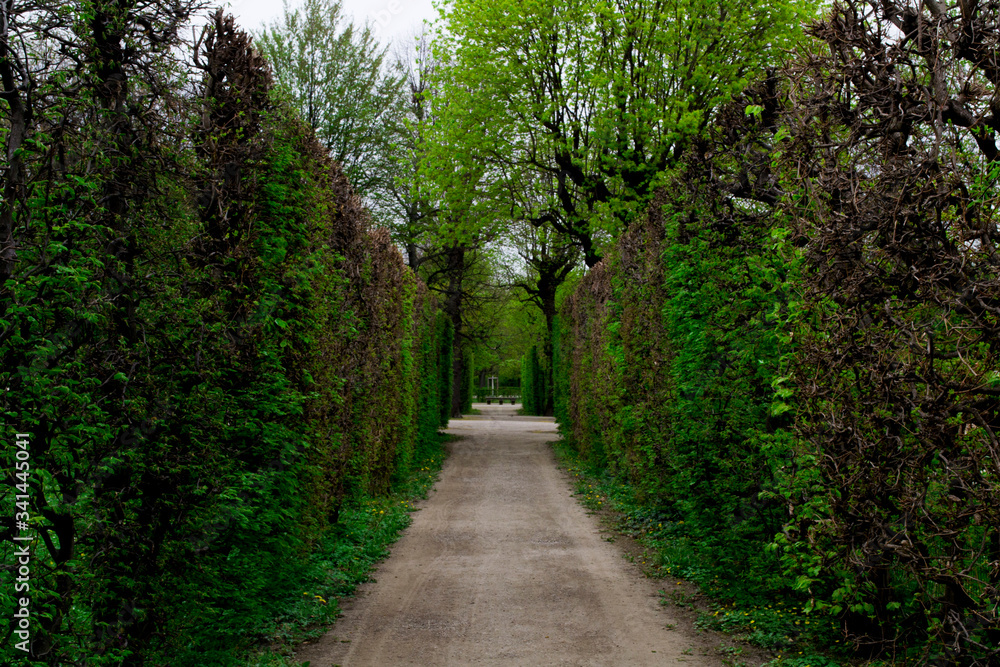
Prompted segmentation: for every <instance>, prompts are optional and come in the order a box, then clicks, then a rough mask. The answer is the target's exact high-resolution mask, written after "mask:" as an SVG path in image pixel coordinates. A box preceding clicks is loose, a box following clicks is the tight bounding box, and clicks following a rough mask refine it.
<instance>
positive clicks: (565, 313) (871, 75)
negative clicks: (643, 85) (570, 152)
mask: <svg viewBox="0 0 1000 667" xmlns="http://www.w3.org/2000/svg"><path fill="white" fill-rule="evenodd" d="M998 12H1000V5H997V3H986V4H982V3H980V4H978V5H975V7H974V8H963V9H962V11H960V12H959V11H958V10H955V11H947V12H945V11H944V10H943V9H942V8H941V7H938V6H928V5H921V6H920V7H915V6H912V5H909V4H906V3H902V4H897V3H892V2H888V3H882V4H880V5H879V6H878V7H874V6H870V5H866V4H863V3H855V2H840V3H838V4H837V5H835V7H834V8H833V9H832V10H831V12H830V14H829V15H828V16H827V17H826V18H825V19H824V20H823V21H821V22H818V23H816V24H815V25H813V26H812V27H811V28H810V34H812V35H813V36H814V37H815V38H816V39H817V40H819V43H820V44H821V48H817V49H816V51H815V53H811V54H808V55H806V56H803V57H802V58H800V59H798V60H797V61H795V62H793V63H792V64H790V65H788V66H787V67H785V68H783V69H776V70H775V71H774V72H773V73H772V75H771V76H770V77H769V78H768V79H767V80H765V81H762V82H759V83H758V84H756V85H755V86H753V87H752V88H751V89H749V90H748V91H747V92H746V93H745V94H744V95H743V96H741V97H740V98H739V99H737V100H736V101H734V102H733V103H732V104H731V105H729V106H728V107H727V108H725V109H723V110H722V111H721V112H720V113H719V114H718V115H717V117H716V118H715V122H714V126H713V127H712V128H711V130H710V131H709V132H708V133H707V134H706V135H705V136H704V137H703V138H702V139H700V140H699V141H697V142H695V145H694V146H692V147H691V149H690V150H689V151H688V153H687V154H686V157H685V158H684V160H683V161H682V164H681V166H680V167H679V168H678V169H677V170H676V171H674V172H673V173H671V174H669V175H668V178H667V184H666V185H665V186H664V187H662V188H661V189H660V191H659V193H658V195H657V198H656V200H655V201H654V202H653V204H652V205H651V206H650V208H649V210H648V212H647V214H646V216H645V218H644V219H643V220H642V221H641V223H640V224H638V225H635V226H633V227H632V228H631V229H630V230H629V231H628V233H626V234H625V235H624V236H623V237H622V238H621V239H619V241H618V242H617V244H616V246H615V247H614V249H613V250H612V251H611V252H610V253H609V254H608V256H607V257H606V258H605V260H604V261H603V262H602V263H600V264H598V265H597V266H595V267H594V268H593V270H591V271H590V272H589V274H588V275H587V276H586V277H585V279H584V280H583V281H582V282H581V283H580V285H579V287H578V289H577V290H576V291H575V293H574V294H573V295H572V297H571V298H569V299H568V300H567V302H566V303H565V304H564V306H563V308H562V311H561V316H560V321H559V323H558V327H557V335H556V349H555V354H554V356H555V365H556V379H555V388H556V414H557V416H558V417H559V419H560V422H561V424H562V428H563V430H564V432H565V433H566V435H567V437H568V439H569V440H570V442H571V443H572V445H573V446H574V447H575V448H576V450H577V451H578V452H579V453H580V454H581V455H582V456H583V458H584V459H585V460H586V461H587V462H588V463H589V464H590V465H591V466H593V467H595V468H596V469H598V470H601V471H607V472H609V473H611V474H614V475H616V476H618V477H619V478H620V479H622V480H625V481H626V482H628V483H629V484H631V485H633V486H634V487H635V490H636V494H637V495H638V497H640V498H642V499H644V502H645V503H646V504H647V505H648V506H649V507H650V511H651V512H653V513H654V514H657V515H658V516H660V517H662V518H663V519H664V520H665V521H666V522H671V523H670V525H671V526H672V528H673V529H674V534H675V535H676V536H677V539H678V540H687V541H688V542H689V543H690V544H693V545H695V548H696V549H697V550H698V551H699V553H700V554H702V556H703V557H704V558H705V560H706V561H707V562H709V563H711V565H710V567H712V568H714V570H715V572H716V573H717V575H718V576H719V577H720V578H728V579H729V580H730V581H734V582H736V583H738V584H739V585H741V586H742V588H743V589H744V590H755V591H757V592H769V593H770V594H772V595H777V594H781V595H791V596H797V597H799V598H800V599H801V601H802V602H803V603H805V605H806V608H807V609H810V610H812V611H813V612H815V613H822V614H827V615H829V616H831V617H832V618H834V619H836V621H837V622H838V624H839V626H840V628H841V629H842V631H843V633H844V636H846V637H847V638H848V639H850V640H851V642H853V645H854V646H855V648H857V649H859V650H862V651H867V652H871V653H872V654H878V655H883V656H892V657H895V658H907V659H911V660H913V661H914V662H916V663H919V664H954V665H989V664H996V661H997V660H998V659H1000V649H998V647H1000V616H998V607H997V600H998V599H1000V597H998V596H1000V515H998V514H997V512H998V508H1000V476H998V468H997V465H998V461H1000V445H998V440H997V437H996V435H995V432H996V428H997V424H998V423H1000V391H998V389H997V382H998V379H997V370H996V369H997V362H998V359H997V356H996V355H997V352H996V350H997V347H998V333H1000V329H998V327H997V314H998V313H1000V310H998V309H997V303H998V302H997V296H998V294H1000V272H998V261H997V257H996V247H997V220H996V216H995V211H996V210H997V205H998V199H997V189H996V188H997V179H998V172H997V168H996V160H997V159H998V157H1000V151H998V148H997V146H996V143H995V139H996V134H995V132H996V130H997V129H1000V122H998V120H997V119H998V118H1000V116H998V113H1000V109H998V107H997V106H996V103H995V100H996V97H995V91H996V87H997V86H998V85H1000V74H998V70H997V69H996V67H995V65H994V64H993V60H992V57H993V56H992V54H994V53H995V49H996V47H997V45H998V44H1000V32H998V30H997V27H996V26H997V16H998Z"/></svg>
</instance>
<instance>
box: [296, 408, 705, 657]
mask: <svg viewBox="0 0 1000 667" xmlns="http://www.w3.org/2000/svg"><path fill="white" fill-rule="evenodd" d="M476 407H477V408H478V409H479V410H480V411H481V412H482V413H483V414H482V415H477V416H471V417H466V418H464V419H453V420H452V421H451V422H450V424H449V428H448V433H452V434H455V435H459V436H462V439H461V440H458V441H457V442H453V443H451V445H450V454H449V456H448V459H447V460H446V462H445V466H444V468H443V470H442V472H441V477H440V480H439V481H438V483H437V485H436V486H435V489H434V491H432V492H431V495H430V497H429V498H428V500H426V501H423V502H422V503H419V504H418V507H420V508H421V511H419V512H417V513H416V514H415V515H414V521H413V524H412V525H411V526H410V527H409V528H408V529H407V530H406V532H405V534H404V535H403V537H402V538H401V539H400V540H399V542H397V543H396V545H395V546H394V547H393V549H392V555H391V556H390V557H389V559H387V560H386V561H385V562H384V563H383V564H382V565H381V566H380V567H379V569H378V571H377V572H376V574H375V577H374V578H375V580H376V581H375V582H372V583H369V584H365V585H364V586H362V587H361V589H360V590H359V592H358V596H357V598H356V599H355V600H352V601H349V602H347V603H346V604H345V608H344V614H343V617H342V618H340V619H339V620H338V622H337V625H336V626H335V627H334V628H333V629H332V630H331V631H330V632H329V633H327V634H326V635H325V636H324V637H323V638H321V639H320V640H319V641H318V642H317V643H315V644H312V645H305V646H303V647H302V648H301V650H300V651H299V652H298V653H297V655H296V659H297V660H309V661H311V666H312V667H328V666H331V665H345V666H347V665H359V666H360V665H379V666H386V665H669V664H681V663H683V664H685V665H697V666H702V665H704V666H708V665H712V666H716V665H721V664H722V663H721V662H719V661H718V660H716V659H714V658H712V657H709V656H704V655H697V654H695V655H692V654H691V652H692V651H691V649H692V641H691V638H690V637H685V636H684V635H683V634H682V633H680V632H676V631H671V630H669V629H668V625H670V624H671V622H672V621H671V617H670V615H669V612H668V611H667V610H664V609H662V608H660V605H659V601H658V595H657V592H656V591H657V586H656V584H655V583H654V582H651V581H649V580H646V579H643V578H641V577H640V576H639V575H638V574H637V573H636V571H635V569H634V568H632V567H630V566H629V565H628V563H626V562H625V560H624V559H623V558H622V555H621V552H620V550H619V549H618V548H617V547H615V546H614V545H612V544H609V543H608V542H606V541H604V540H603V539H602V538H601V535H600V531H599V526H598V521H597V519H596V518H595V517H592V516H588V515H587V512H586V510H584V508H582V507H581V506H580V505H579V504H578V503H577V502H576V501H575V500H574V498H573V497H572V494H571V489H570V487H569V484H568V482H567V480H566V476H565V474H564V473H562V472H561V471H560V470H559V469H558V467H557V466H556V463H555V460H554V456H553V454H552V451H551V448H550V446H549V445H548V444H547V443H549V442H551V441H552V440H555V439H556V438H557V433H556V429H555V424H554V423H553V421H552V419H551V418H545V417H521V416H518V415H517V414H516V410H517V407H516V406H486V405H478V404H477V405H476Z"/></svg>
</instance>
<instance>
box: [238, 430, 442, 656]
mask: <svg viewBox="0 0 1000 667" xmlns="http://www.w3.org/2000/svg"><path fill="white" fill-rule="evenodd" d="M452 438H453V436H448V435H445V434H441V435H440V436H439V438H438V441H437V443H436V444H435V446H433V447H427V448H425V449H424V451H422V452H418V453H417V455H416V456H415V459H414V462H413V467H412V472H411V474H410V475H409V477H407V478H405V479H403V480H400V481H399V482H398V483H397V484H396V486H395V488H394V489H393V490H392V491H391V492H390V493H389V494H388V495H386V496H382V497H378V498H372V497H367V496H361V497H358V498H354V499H353V500H351V501H350V502H349V503H347V504H346V505H345V506H344V507H343V508H342V509H341V512H340V516H339V518H338V521H337V523H336V525H335V526H333V527H332V528H331V530H330V531H329V532H328V534H327V535H326V537H325V538H324V539H323V540H322V541H321V543H320V545H319V547H318V548H317V549H316V550H315V552H314V553H313V554H312V557H311V558H310V561H309V567H308V569H307V570H305V572H304V573H303V576H302V578H301V580H300V581H299V582H298V586H296V587H295V588H294V589H293V590H289V591H288V596H287V597H286V598H285V603H284V607H283V608H282V609H280V611H279V613H278V614H277V615H276V616H275V617H274V618H273V619H272V621H271V622H270V623H269V624H268V625H266V626H265V627H262V628H259V629H258V636H259V637H261V645H262V646H265V647H266V648H262V649H258V650H257V651H255V652H254V653H253V655H252V656H251V657H250V658H248V659H247V660H246V661H245V662H244V663H243V664H244V665H245V667H291V666H297V665H302V664H305V663H300V662H298V661H296V660H294V659H293V658H291V657H290V656H291V652H292V649H293V648H294V646H295V645H297V644H299V643H301V642H302V641H304V640H308V639H314V638H316V637H319V636H321V635H322V634H324V633H325V632H326V631H327V630H328V629H329V626H330V625H331V624H333V623H334V622H335V621H336V619H337V617H338V616H339V615H340V605H339V601H340V600H341V599H343V598H345V597H349V596H351V595H353V594H354V592H355V590H356V589H357V587H358V585H359V584H362V583H364V582H366V581H370V580H371V573H372V571H373V570H374V569H375V566H376V565H377V564H378V563H379V562H381V561H382V560H383V559H385V558H386V557H387V556H388V555H389V549H390V547H391V546H392V545H393V544H394V543H395V542H396V540H397V539H399V537H400V535H401V533H402V531H403V529H405V528H406V527H407V526H409V525H410V523H411V521H412V518H411V516H410V514H411V513H412V512H415V511H417V509H416V508H415V507H414V505H413V501H415V500H417V499H424V498H426V497H427V494H428V492H429V491H430V490H431V488H432V487H433V486H434V483H435V482H436V481H437V478H438V473H439V472H440V471H441V466H442V464H443V462H444V457H445V448H444V443H445V442H448V441H450V440H451V439H452Z"/></svg>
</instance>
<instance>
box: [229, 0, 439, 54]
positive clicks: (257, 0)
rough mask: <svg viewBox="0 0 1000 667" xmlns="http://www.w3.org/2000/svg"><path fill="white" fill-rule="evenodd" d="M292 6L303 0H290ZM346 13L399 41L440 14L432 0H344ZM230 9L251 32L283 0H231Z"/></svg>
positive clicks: (271, 18)
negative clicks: (369, 23) (424, 21)
mask: <svg viewBox="0 0 1000 667" xmlns="http://www.w3.org/2000/svg"><path fill="white" fill-rule="evenodd" d="M289 4H290V5H291V6H293V7H295V6H298V5H300V4H303V0H289ZM343 4H344V13H345V14H346V15H347V16H353V17H354V20H355V23H359V24H360V23H364V22H365V21H371V22H372V23H373V24H374V26H375V30H376V34H377V36H378V39H379V42H380V43H382V44H385V43H386V42H387V41H389V40H393V41H398V40H400V39H409V37H410V36H411V35H412V34H414V33H417V32H419V31H420V25H421V23H422V22H423V20H424V19H427V20H429V21H433V20H434V19H435V18H436V17H437V12H435V11H434V5H433V3H432V0H343ZM226 7H227V11H229V12H232V14H233V15H234V16H236V18H237V21H236V22H237V23H238V24H239V25H240V27H242V28H243V29H244V30H246V31H248V32H250V31H255V30H258V29H260V28H262V27H264V26H265V25H268V24H270V23H271V22H273V21H274V20H275V19H276V18H278V17H280V16H281V12H282V0H229V2H228V5H226Z"/></svg>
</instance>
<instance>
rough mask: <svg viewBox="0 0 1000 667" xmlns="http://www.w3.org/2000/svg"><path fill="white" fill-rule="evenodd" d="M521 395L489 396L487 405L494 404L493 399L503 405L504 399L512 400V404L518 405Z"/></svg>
mask: <svg viewBox="0 0 1000 667" xmlns="http://www.w3.org/2000/svg"><path fill="white" fill-rule="evenodd" d="M518 398H520V397H519V396H487V397H486V405H492V404H493V401H496V402H497V403H499V404H500V405H503V402H504V401H510V404H511V405H517V399H518Z"/></svg>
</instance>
